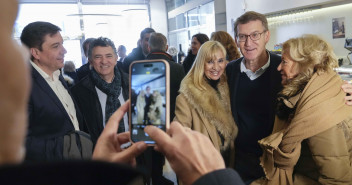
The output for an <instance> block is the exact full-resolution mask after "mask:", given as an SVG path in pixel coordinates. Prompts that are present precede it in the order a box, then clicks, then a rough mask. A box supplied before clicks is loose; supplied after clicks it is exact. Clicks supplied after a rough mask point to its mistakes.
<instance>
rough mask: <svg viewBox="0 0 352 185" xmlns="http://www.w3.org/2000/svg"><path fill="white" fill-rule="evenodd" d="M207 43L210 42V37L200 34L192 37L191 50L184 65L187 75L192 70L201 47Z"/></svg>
mask: <svg viewBox="0 0 352 185" xmlns="http://www.w3.org/2000/svg"><path fill="white" fill-rule="evenodd" d="M206 41H209V37H208V36H207V35H206V34H203V33H198V34H195V35H193V36H192V42H191V49H190V50H189V52H188V54H187V56H186V58H185V59H184V60H183V63H182V65H183V68H184V70H185V73H186V74H187V73H188V71H189V70H190V69H191V68H192V65H193V62H194V60H195V59H196V56H197V53H198V50H199V48H200V46H201V45H202V44H204V43H205V42H206Z"/></svg>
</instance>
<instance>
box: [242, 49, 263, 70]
mask: <svg viewBox="0 0 352 185" xmlns="http://www.w3.org/2000/svg"><path fill="white" fill-rule="evenodd" d="M266 52H267V53H268V56H269V57H268V61H267V62H266V64H264V65H263V66H262V67H261V68H259V69H258V70H256V71H255V72H254V73H259V72H264V71H265V70H266V69H268V67H269V66H270V53H269V52H268V51H266ZM240 68H241V72H249V71H251V70H249V69H247V68H246V65H245V59H244V57H243V59H242V61H241V66H240Z"/></svg>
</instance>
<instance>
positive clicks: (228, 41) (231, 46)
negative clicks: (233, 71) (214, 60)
mask: <svg viewBox="0 0 352 185" xmlns="http://www.w3.org/2000/svg"><path fill="white" fill-rule="evenodd" d="M210 40H212V41H218V42H220V43H221V44H222V45H223V46H224V48H225V49H226V53H227V56H226V59H227V60H228V61H232V60H236V59H238V58H240V57H241V54H240V52H239V51H238V48H237V45H236V42H235V40H234V39H233V38H232V37H231V35H230V34H228V33H227V32H226V31H217V32H213V33H212V34H211V37H210Z"/></svg>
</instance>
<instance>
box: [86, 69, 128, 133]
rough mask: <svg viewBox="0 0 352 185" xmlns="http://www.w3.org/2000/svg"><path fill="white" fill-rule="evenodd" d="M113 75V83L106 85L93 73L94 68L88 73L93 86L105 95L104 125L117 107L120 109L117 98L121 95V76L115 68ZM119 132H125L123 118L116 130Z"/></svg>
mask: <svg viewBox="0 0 352 185" xmlns="http://www.w3.org/2000/svg"><path fill="white" fill-rule="evenodd" d="M114 74H115V77H114V79H113V81H112V82H111V83H107V82H106V81H105V80H103V79H102V78H101V77H100V76H99V74H98V73H97V72H96V71H95V69H94V68H93V69H92V72H91V73H90V76H91V77H92V80H93V82H94V84H95V86H96V87H97V88H98V89H100V90H101V91H103V92H104V93H105V94H106V95H107V99H106V106H105V124H107V123H108V120H109V118H110V116H111V115H112V114H113V113H114V112H115V111H116V110H117V109H118V108H119V107H121V103H120V100H119V96H120V93H121V84H122V81H121V74H120V72H119V70H118V69H117V67H116V66H115V67H114ZM121 132H125V125H124V121H123V117H122V119H121V120H120V124H119V130H118V133H121Z"/></svg>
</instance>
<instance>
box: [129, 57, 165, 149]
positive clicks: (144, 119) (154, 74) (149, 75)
mask: <svg viewBox="0 0 352 185" xmlns="http://www.w3.org/2000/svg"><path fill="white" fill-rule="evenodd" d="M129 70H130V73H129V74H130V78H129V79H130V85H129V88H130V89H129V90H130V91H129V92H130V101H131V103H130V107H129V128H130V135H131V141H132V142H138V141H144V142H145V143H147V144H149V145H153V144H155V142H154V141H153V140H152V139H151V138H150V137H149V136H148V134H147V133H145V132H144V128H145V127H146V126H147V125H154V126H156V127H159V128H160V129H162V130H164V131H166V130H167V129H168V128H169V125H170V120H169V119H170V116H169V114H170V108H169V107H170V89H169V87H170V85H169V83H170V75H169V74H170V67H169V63H168V62H167V61H165V60H139V61H134V62H133V63H132V64H131V65H130V69H129Z"/></svg>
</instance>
